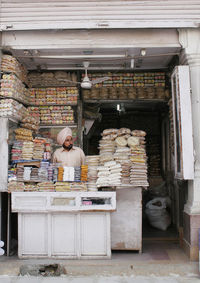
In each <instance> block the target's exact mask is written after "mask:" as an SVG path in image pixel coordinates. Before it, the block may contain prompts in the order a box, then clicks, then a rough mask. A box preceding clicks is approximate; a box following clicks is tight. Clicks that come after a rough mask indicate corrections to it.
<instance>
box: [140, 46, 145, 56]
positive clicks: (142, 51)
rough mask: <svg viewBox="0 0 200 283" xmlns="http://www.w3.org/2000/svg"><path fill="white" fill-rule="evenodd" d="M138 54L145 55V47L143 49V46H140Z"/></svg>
mask: <svg viewBox="0 0 200 283" xmlns="http://www.w3.org/2000/svg"><path fill="white" fill-rule="evenodd" d="M140 55H141V56H145V55H146V49H145V48H142V49H141V50H140Z"/></svg>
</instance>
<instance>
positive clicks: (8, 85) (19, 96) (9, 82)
mask: <svg viewBox="0 0 200 283" xmlns="http://www.w3.org/2000/svg"><path fill="white" fill-rule="evenodd" d="M0 94H1V96H4V97H9V98H15V99H16V100H18V101H20V102H23V103H29V90H28V89H25V86H24V84H23V83H22V82H21V81H20V80H19V79H18V78H17V77H16V76H15V75H14V74H3V76H2V79H1V91H0Z"/></svg>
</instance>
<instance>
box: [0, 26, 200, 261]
mask: <svg viewBox="0 0 200 283" xmlns="http://www.w3.org/2000/svg"><path fill="white" fill-rule="evenodd" d="M191 22H192V21H191ZM122 23H124V26H123V28H120V29H119V28H118V29H117V27H116V28H112V29H108V28H105V27H104V28H103V26H101V28H99V29H91V28H88V29H87V30H86V29H84V30H83V29H82V30H80V29H79V30H78V29H77V30H76V29H74V27H72V28H73V30H72V29H71V30H69V29H65V30H59V29H58V30H54V29H52V30H41V29H36V30H34V31H33V30H31V28H30V25H29V28H27V30H25V29H22V28H21V30H14V31H9V29H7V30H6V31H3V32H2V53H3V54H2V62H3V63H4V65H3V64H2V75H1V76H2V77H1V79H2V80H1V120H0V122H1V129H2V130H1V132H0V135H1V147H0V153H1V154H0V159H1V160H0V162H1V164H2V165H3V166H2V167H1V171H0V177H1V178H0V179H1V191H2V192H4V193H2V198H3V201H4V202H5V201H8V208H7V210H5V211H6V213H8V220H9V219H10V220H11V221H10V223H9V221H8V225H7V224H6V226H5V225H3V226H2V235H3V237H4V239H3V240H5V238H6V236H5V235H6V234H7V253H8V254H9V248H10V244H9V240H10V237H12V236H11V235H12V229H13V230H15V229H17V230H18V233H15V234H18V236H16V235H15V237H16V238H17V237H18V255H19V257H20V258H23V257H55V258H103V257H105V258H110V256H111V250H124V251H127V250H136V251H139V252H142V239H144V238H156V237H160V236H158V234H159V232H157V231H162V232H163V237H165V238H167V237H169V238H170V237H171V236H170V233H171V235H172V236H173V237H175V238H176V239H180V237H181V235H183V239H181V240H183V248H184V250H185V251H186V253H187V254H188V255H189V257H190V258H191V259H197V251H198V250H197V245H198V242H197V230H198V227H197V226H198V224H197V223H199V194H198V178H199V177H198V176H199V175H198V167H199V165H198V161H197V160H198V156H199V154H200V153H199V150H198V149H199V142H198V140H199V131H198V127H197V123H195V121H197V120H198V115H199V109H198V103H197V102H198V96H199V89H200V88H199V87H198V79H197V78H198V74H199V64H198V60H199V59H198V58H199V55H198V54H199V50H197V49H198V48H197V46H198V42H199V29H198V28H197V29H196V28H194V27H193V26H191V25H192V24H191V23H190V25H189V23H188V29H182V26H178V24H177V26H176V27H174V26H173V27H172V28H170V29H169V26H165V27H163V28H162V29H157V28H155V27H153V26H150V27H151V28H149V29H148V28H147V27H146V26H144V27H143V28H140V29H139V28H138V29H137V28H133V27H132V26H130V28H125V22H123V21H122ZM165 23H166V22H165ZM18 24H20V23H19V22H18ZM35 24H36V23H35ZM109 24H110V23H109ZM126 24H127V23H126ZM179 24H180V22H179ZM130 25H131V23H130ZM35 28H36V26H35ZM177 28H180V29H179V30H177ZM11 29H12V28H11ZM195 46H196V47H195ZM6 56H7V61H6V59H5V58H6ZM10 56H12V57H14V58H16V61H15V59H13V60H11V59H10V58H12V57H10ZM84 62H89V63H88V65H89V66H88V67H87V66H84V64H85V63H84ZM15 63H16V64H18V63H19V65H17V67H16V66H15ZM13 64H14V65H13ZM21 65H23V66H24V67H25V69H24V70H26V72H27V73H26V72H25V74H24V73H23V71H20V72H18V71H19V70H18V67H19V66H21ZM181 65H182V66H181ZM6 68H7V69H6ZM86 68H87V74H88V77H89V80H90V81H91V82H92V81H93V83H92V86H91V89H85V87H84V86H83V85H81V82H82V81H83V79H84V77H85V76H86V70H85V69H86ZM20 74H21V77H20ZM190 92H191V93H190ZM190 97H191V101H190ZM66 126H69V127H70V128H71V129H72V136H73V139H74V145H77V146H80V147H81V148H83V150H84V152H85V155H86V164H85V165H86V167H82V168H81V167H80V170H79V171H77V169H76V168H74V169H73V170H74V178H73V180H72V179H70V178H66V172H67V170H68V169H65V168H63V167H62V166H59V165H57V166H56V165H55V164H53V163H52V154H53V152H54V151H55V149H56V148H57V147H58V144H57V142H56V137H57V134H58V132H59V131H60V130H61V129H62V128H64V127H66ZM8 137H9V138H8ZM193 146H194V151H195V157H194V156H193ZM194 159H195V162H194ZM84 170H86V173H85V172H84ZM64 171H65V173H64ZM76 174H77V175H76ZM81 174H82V175H81ZM68 176H69V175H68ZM75 176H76V177H75ZM7 192H8V195H7ZM187 194H188V200H187ZM5 195H6V196H5ZM155 198H158V199H159V201H160V202H161V200H163V199H165V204H164V205H165V206H166V205H168V208H167V212H168V214H169V215H170V220H169V219H168V220H169V221H168V222H166V223H165V224H166V226H165V227H164V228H163V225H161V228H160V227H159V228H157V229H158V230H156V228H155V226H153V227H154V228H152V226H150V224H149V215H147V210H146V209H147V207H146V205H147V203H148V202H150V201H152V200H153V199H155ZM10 200H11V211H12V212H10V211H9V202H10ZM167 201H169V202H170V204H169V203H168V204H167ZM161 204H162V202H161V203H159V202H158V203H157V204H156V205H157V206H158V207H159V205H161ZM13 212H17V213H18V224H16V223H17V220H16V219H17V217H15V218H14V219H12V217H11V216H12V213H13ZM10 213H11V215H10ZM10 217H11V218H10ZM4 218H5V217H4V215H3V214H2V221H3V223H4V224H5V219H4ZM63 223H65V224H66V223H67V227H66V226H65V225H64V224H63ZM97 223H98V225H97ZM151 224H152V223H151ZM162 224H163V223H162ZM13 226H14V227H15V228H13ZM68 227H70V231H71V233H69V232H68V231H69V229H68ZM6 230H7V233H6ZM36 231H37V232H36ZM165 232H166V233H165ZM156 233H157V236H156ZM33 235H34V236H33ZM63 235H68V236H67V238H65V237H64V236H63ZM159 235H160V234H159ZM167 235H168V236H167ZM30 239H31V240H30ZM66 239H67V241H66ZM29 240H30V242H29ZM67 242H68V244H67ZM62 243H63V244H62ZM69 243H71V244H69Z"/></svg>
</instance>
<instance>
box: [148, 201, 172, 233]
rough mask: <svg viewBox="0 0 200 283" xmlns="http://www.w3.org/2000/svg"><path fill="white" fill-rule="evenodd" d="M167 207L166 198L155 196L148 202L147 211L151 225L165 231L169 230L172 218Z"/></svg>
mask: <svg viewBox="0 0 200 283" xmlns="http://www.w3.org/2000/svg"><path fill="white" fill-rule="evenodd" d="M166 207H167V203H166V199H165V198H154V199H152V200H151V201H149V202H148V203H147V204H146V209H145V213H146V215H147V218H148V220H149V223H150V225H151V226H153V227H155V228H157V229H160V230H163V231H165V230H167V228H168V227H169V225H170V224H171V218H170V215H169V213H168V212H167V210H166Z"/></svg>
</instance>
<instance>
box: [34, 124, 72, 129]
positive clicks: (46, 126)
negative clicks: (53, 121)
mask: <svg viewBox="0 0 200 283" xmlns="http://www.w3.org/2000/svg"><path fill="white" fill-rule="evenodd" d="M63 127H71V128H76V127H77V124H61V125H42V124H40V126H39V128H40V129H43V128H63Z"/></svg>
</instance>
